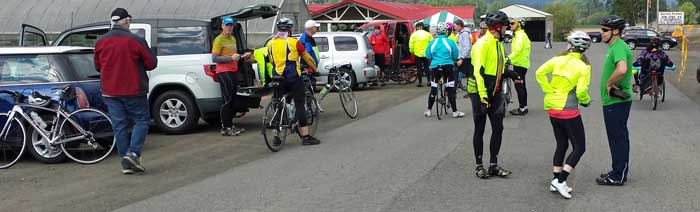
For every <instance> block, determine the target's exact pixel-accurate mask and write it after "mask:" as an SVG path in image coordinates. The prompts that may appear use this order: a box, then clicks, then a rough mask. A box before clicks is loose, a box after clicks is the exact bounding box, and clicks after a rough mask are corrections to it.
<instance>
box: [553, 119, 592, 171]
mask: <svg viewBox="0 0 700 212" xmlns="http://www.w3.org/2000/svg"><path fill="white" fill-rule="evenodd" d="M549 121H550V122H551V123H552V129H553V130H554V138H555V139H556V141H557V149H556V151H554V160H553V162H552V164H553V165H554V166H564V157H565V156H566V150H567V149H569V141H570V142H571V147H572V148H573V150H572V151H571V153H570V154H569V157H567V158H566V164H567V165H569V166H571V167H576V164H578V161H579V160H580V159H581V156H583V153H584V152H586V132H585V131H584V129H583V120H582V119H581V116H577V117H576V118H572V119H557V118H552V117H549Z"/></svg>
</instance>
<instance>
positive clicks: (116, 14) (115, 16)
mask: <svg viewBox="0 0 700 212" xmlns="http://www.w3.org/2000/svg"><path fill="white" fill-rule="evenodd" d="M125 18H131V15H129V12H127V11H126V9H124V8H117V9H114V11H112V18H111V19H112V21H119V20H122V19H125Z"/></svg>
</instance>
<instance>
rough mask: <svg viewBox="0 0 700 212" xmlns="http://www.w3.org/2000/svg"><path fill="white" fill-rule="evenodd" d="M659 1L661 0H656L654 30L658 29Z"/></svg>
mask: <svg viewBox="0 0 700 212" xmlns="http://www.w3.org/2000/svg"><path fill="white" fill-rule="evenodd" d="M659 1H661V0H656V31H657V32H658V31H659ZM664 1H665V0H664Z"/></svg>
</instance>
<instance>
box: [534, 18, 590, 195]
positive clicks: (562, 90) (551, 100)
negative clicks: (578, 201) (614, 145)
mask: <svg viewBox="0 0 700 212" xmlns="http://www.w3.org/2000/svg"><path fill="white" fill-rule="evenodd" d="M566 40H567V41H568V49H567V50H566V51H565V52H563V53H561V54H560V55H559V56H556V57H554V58H552V59H550V60H549V61H547V62H545V63H544V64H542V66H540V68H539V69H537V71H536V72H535V78H536V79H537V82H538V83H539V84H540V87H541V88H542V92H543V93H544V109H545V110H546V111H547V113H549V121H550V122H551V124H552V129H553V130H554V138H555V140H556V144H557V146H556V151H555V152H554V160H553V163H552V164H553V165H552V172H553V174H554V178H553V179H552V182H551V184H550V191H553V192H555V191H558V192H559V193H560V194H561V195H562V196H564V197H565V198H567V199H568V198H571V194H570V191H571V189H570V188H569V187H568V185H567V181H566V180H567V178H568V177H569V173H571V172H572V171H573V170H574V167H576V164H578V162H579V160H580V159H581V156H582V155H583V153H584V152H585V151H586V133H585V131H584V128H583V121H582V119H581V113H580V111H579V109H578V105H579V104H580V105H582V106H584V107H588V105H589V104H590V102H591V97H590V96H589V95H588V85H589V84H590V82H591V65H590V64H589V63H588V58H586V55H584V54H583V52H585V51H586V50H587V49H588V47H590V46H591V38H590V37H589V36H588V34H586V33H585V32H581V31H575V32H572V33H571V34H570V35H569V36H568V37H567V38H566ZM548 74H551V78H552V80H551V81H549V80H548V79H547V75H548ZM569 142H571V146H572V148H573V151H571V153H569V157H567V158H566V164H564V157H565V156H566V152H567V149H568V148H569Z"/></svg>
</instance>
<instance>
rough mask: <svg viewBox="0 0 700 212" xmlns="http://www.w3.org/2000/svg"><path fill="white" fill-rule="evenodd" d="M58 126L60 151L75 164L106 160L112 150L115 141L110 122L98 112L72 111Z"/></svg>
mask: <svg viewBox="0 0 700 212" xmlns="http://www.w3.org/2000/svg"><path fill="white" fill-rule="evenodd" d="M68 120H72V122H71V121H68ZM59 126H61V127H60V128H58V129H59V130H60V131H59V135H60V136H61V137H60V139H59V141H58V142H59V143H60V145H61V150H63V152H64V153H66V156H68V158H70V159H72V160H74V161H75V162H78V163H82V164H94V163H97V162H100V161H102V160H104V159H105V158H107V156H109V154H110V153H112V150H113V149H114V144H115V143H116V139H115V138H114V128H112V120H110V119H109V117H107V114H105V113H104V112H102V111H100V110H97V109H93V108H84V109H79V110H76V111H73V112H72V113H70V114H68V117H67V118H66V119H64V120H63V121H62V122H61V125H59ZM80 129H82V130H83V131H84V132H85V134H83V133H82V132H81V131H80Z"/></svg>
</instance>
